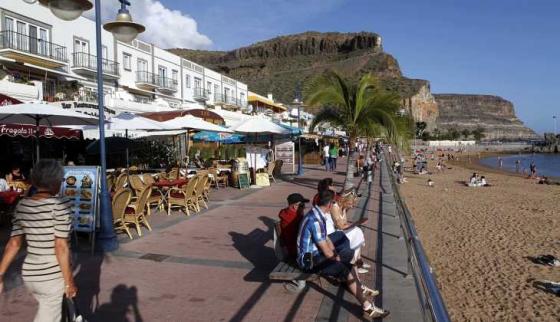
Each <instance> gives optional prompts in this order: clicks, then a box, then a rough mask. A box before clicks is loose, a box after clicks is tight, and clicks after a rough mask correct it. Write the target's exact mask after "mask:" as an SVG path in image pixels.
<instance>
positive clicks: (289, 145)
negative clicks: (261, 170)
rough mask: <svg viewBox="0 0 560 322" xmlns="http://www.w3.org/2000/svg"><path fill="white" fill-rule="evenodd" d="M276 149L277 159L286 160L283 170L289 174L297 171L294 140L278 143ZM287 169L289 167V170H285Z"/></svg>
mask: <svg viewBox="0 0 560 322" xmlns="http://www.w3.org/2000/svg"><path fill="white" fill-rule="evenodd" d="M274 149H275V154H276V160H282V161H283V162H284V164H283V165H282V172H284V173H288V174H293V173H296V167H295V166H296V160H295V156H296V153H295V144H294V142H291V141H288V142H284V143H280V144H277V145H276V146H275V147H274ZM285 169H287V171H285Z"/></svg>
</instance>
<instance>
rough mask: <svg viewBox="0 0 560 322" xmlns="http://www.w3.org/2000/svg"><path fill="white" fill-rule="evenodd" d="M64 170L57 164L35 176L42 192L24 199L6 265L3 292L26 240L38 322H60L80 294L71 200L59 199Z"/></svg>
mask: <svg viewBox="0 0 560 322" xmlns="http://www.w3.org/2000/svg"><path fill="white" fill-rule="evenodd" d="M63 176H64V171H63V169H62V167H61V166H60V165H59V164H58V162H57V161H55V160H49V159H43V160H41V161H39V162H38V163H37V164H36V165H35V167H34V168H33V170H32V172H31V182H32V184H33V186H35V187H36V188H37V192H36V193H35V194H34V195H33V196H31V197H26V198H23V199H22V200H21V201H20V202H19V203H18V205H17V207H16V209H15V211H14V219H13V222H12V224H13V225H12V233H11V237H10V239H9V240H8V243H7V244H6V248H5V249H4V255H3V257H2V261H1V262H0V292H1V291H2V290H3V287H4V284H3V277H4V274H5V273H6V270H7V269H8V267H9V266H10V264H11V263H12V262H13V261H14V259H15V258H16V255H17V253H18V251H19V249H20V248H21V245H22V244H23V241H24V240H25V242H26V244H27V255H26V257H25V260H24V261H23V268H22V277H23V281H24V283H25V286H26V287H27V289H29V291H31V293H32V294H33V296H34V297H35V299H36V300H37V301H38V302H39V309H38V311H37V313H36V315H35V319H34V320H33V321H34V322H59V321H60V320H61V318H62V296H63V295H64V294H66V296H67V297H69V298H72V297H75V296H76V293H77V292H78V289H77V288H76V285H75V283H74V278H73V276H72V269H71V265H70V249H69V246H68V238H69V236H70V230H71V229H70V228H71V218H70V215H71V200H70V199H61V198H59V197H57V195H58V193H59V192H60V186H61V179H62V178H63Z"/></svg>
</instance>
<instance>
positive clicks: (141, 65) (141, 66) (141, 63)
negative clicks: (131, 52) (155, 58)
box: [137, 58, 148, 72]
mask: <svg viewBox="0 0 560 322" xmlns="http://www.w3.org/2000/svg"><path fill="white" fill-rule="evenodd" d="M137 64H138V66H137V70H138V71H139V72H147V71H148V62H147V61H146V60H144V59H141V58H138V60H137Z"/></svg>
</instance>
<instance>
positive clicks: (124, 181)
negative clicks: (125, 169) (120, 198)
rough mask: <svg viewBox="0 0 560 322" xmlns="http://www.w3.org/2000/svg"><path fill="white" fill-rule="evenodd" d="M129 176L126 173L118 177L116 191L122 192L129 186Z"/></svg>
mask: <svg viewBox="0 0 560 322" xmlns="http://www.w3.org/2000/svg"><path fill="white" fill-rule="evenodd" d="M127 177H128V175H127V174H126V173H121V174H119V176H118V177H117V179H116V180H115V186H114V187H115V191H118V190H120V189H121V188H124V187H125V186H126V184H127V181H128V178H127Z"/></svg>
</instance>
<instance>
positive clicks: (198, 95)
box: [193, 87, 208, 99]
mask: <svg viewBox="0 0 560 322" xmlns="http://www.w3.org/2000/svg"><path fill="white" fill-rule="evenodd" d="M193 97H194V98H195V99H208V92H207V91H206V90H205V89H204V88H202V87H195V88H194V92H193Z"/></svg>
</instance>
